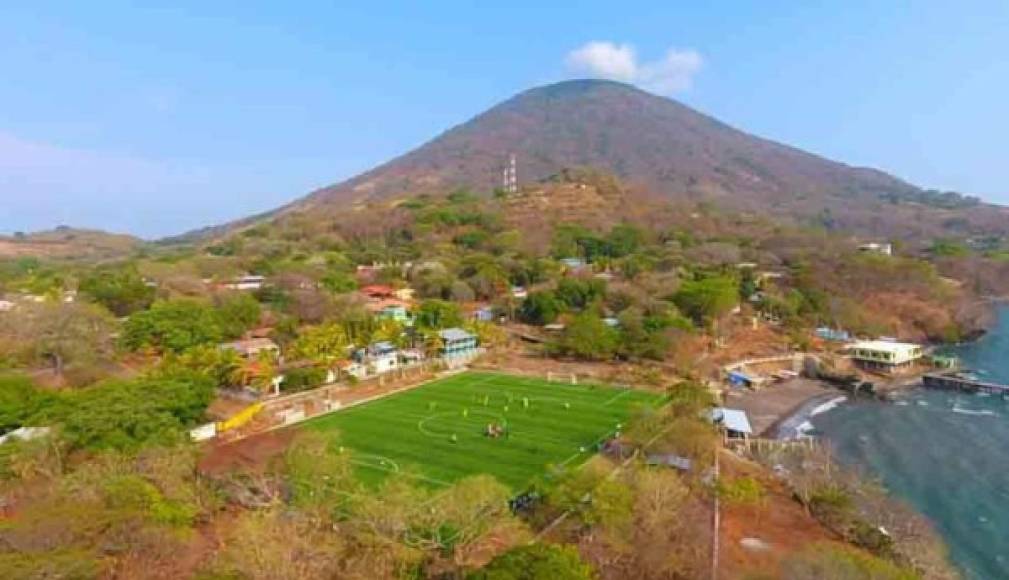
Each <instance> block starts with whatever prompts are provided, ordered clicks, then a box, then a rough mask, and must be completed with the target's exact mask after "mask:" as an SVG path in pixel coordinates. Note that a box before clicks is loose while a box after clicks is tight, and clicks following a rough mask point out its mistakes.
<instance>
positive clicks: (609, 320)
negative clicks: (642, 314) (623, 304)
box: [603, 316, 620, 328]
mask: <svg viewBox="0 0 1009 580" xmlns="http://www.w3.org/2000/svg"><path fill="white" fill-rule="evenodd" d="M603 324H605V325H606V326H609V327H610V328H617V327H618V326H620V320H619V319H618V318H616V317H614V316H607V317H606V318H603Z"/></svg>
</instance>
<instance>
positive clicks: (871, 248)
mask: <svg viewBox="0 0 1009 580" xmlns="http://www.w3.org/2000/svg"><path fill="white" fill-rule="evenodd" d="M858 251H859V252H864V253H868V254H880V255H882V256H892V255H893V244H887V243H877V242H871V243H868V244H862V245H860V246H859V247H858Z"/></svg>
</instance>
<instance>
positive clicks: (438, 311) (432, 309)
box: [415, 299, 463, 328]
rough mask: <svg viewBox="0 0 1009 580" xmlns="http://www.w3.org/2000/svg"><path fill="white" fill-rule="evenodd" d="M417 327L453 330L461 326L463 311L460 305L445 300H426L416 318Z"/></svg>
mask: <svg viewBox="0 0 1009 580" xmlns="http://www.w3.org/2000/svg"><path fill="white" fill-rule="evenodd" d="M415 322H416V324H417V326H419V327H421V328H451V327H455V326H461V325H462V322H463V317H462V311H461V310H460V309H459V305H458V304H453V303H452V302H446V301H444V300H436V299H431V300H425V301H423V302H421V304H420V307H419V308H418V309H417V314H416V317H415Z"/></svg>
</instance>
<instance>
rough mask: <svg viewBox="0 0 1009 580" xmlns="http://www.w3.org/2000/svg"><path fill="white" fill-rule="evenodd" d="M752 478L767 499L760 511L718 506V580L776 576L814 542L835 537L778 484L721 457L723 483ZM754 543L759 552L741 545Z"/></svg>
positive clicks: (727, 455) (740, 462)
mask: <svg viewBox="0 0 1009 580" xmlns="http://www.w3.org/2000/svg"><path fill="white" fill-rule="evenodd" d="M744 476H749V477H754V478H756V479H758V480H759V481H760V482H761V484H762V485H763V486H764V488H765V490H766V492H767V495H766V501H765V503H764V505H763V506H759V507H751V506H732V505H726V504H725V502H722V525H721V535H720V542H721V544H720V545H721V550H720V559H719V577H720V578H745V577H746V576H747V575H750V574H756V573H761V574H764V575H769V577H778V576H779V575H780V572H781V570H780V567H781V563H782V562H783V561H784V560H785V559H786V558H787V557H788V556H790V555H792V554H793V553H794V552H797V551H800V550H802V549H804V548H807V547H808V546H810V545H812V544H815V543H817V542H835V541H837V538H836V536H834V534H833V533H831V532H830V531H829V530H827V529H826V528H824V527H823V526H821V525H820V524H819V522H817V521H816V520H815V519H813V517H812V516H810V515H809V514H807V513H806V512H805V510H803V509H802V507H801V506H800V505H799V504H798V503H797V502H796V501H795V500H794V499H793V498H792V497H791V494H790V492H789V491H788V489H787V488H786V487H785V486H784V485H783V484H782V483H781V482H780V481H778V480H776V479H773V478H771V477H768V475H767V472H766V471H764V470H762V469H761V468H760V467H759V466H757V465H754V464H752V463H749V462H746V461H743V460H741V459H738V458H737V457H735V456H734V455H732V454H730V453H723V454H722V477H726V478H732V477H744ZM744 538H756V539H759V540H760V541H761V542H763V543H764V544H765V545H766V549H764V550H754V549H748V548H746V547H744V546H743V544H742V543H741V541H742V540H743V539H744Z"/></svg>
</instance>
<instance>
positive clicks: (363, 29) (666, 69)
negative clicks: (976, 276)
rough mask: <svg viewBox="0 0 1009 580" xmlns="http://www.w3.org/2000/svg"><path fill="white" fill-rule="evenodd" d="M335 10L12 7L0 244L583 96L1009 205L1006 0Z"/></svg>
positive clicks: (167, 205)
mask: <svg viewBox="0 0 1009 580" xmlns="http://www.w3.org/2000/svg"><path fill="white" fill-rule="evenodd" d="M14 4H20V6H18V5H14ZM337 4H338V3H335V2H332V3H325V2H315V3H312V2H307V1H306V2H297V3H256V2H234V3H232V2H199V3H197V2H192V3H189V2H182V1H179V2H174V3H171V4H164V5H161V6H157V5H156V3H154V2H144V3H136V2H102V1H97V0H96V1H95V2H86V3H85V2H76V3H70V2H67V3H47V2H41V1H39V2H31V3H29V2H24V3H5V5H4V6H2V7H0V71H2V73H0V201H2V203H0V232H12V231H15V230H35V229H41V228H48V227H53V226H56V225H59V224H72V225H76V226H88V227H100V228H105V229H110V230H114V231H123V232H130V233H134V234H138V235H141V236H144V237H149V238H151V237H158V236H162V235H169V234H173V233H180V232H182V231H184V230H188V229H191V228H195V227H200V226H203V225H210V224H215V223H219V222H222V221H225V220H229V219H233V218H237V217H241V216H244V215H247V214H249V213H252V212H256V211H262V210H266V209H270V208H273V207H275V206H277V205H280V204H283V203H285V202H287V201H290V200H292V199H294V198H296V197H299V196H301V195H303V194H305V193H307V192H308V191H310V190H311V189H313V188H315V187H319V186H323V185H327V184H330V183H333V182H336V181H340V180H342V179H344V178H347V177H350V176H352V175H354V174H355V173H357V172H360V171H362V170H365V169H368V168H370V167H371V166H373V165H376V164H378V163H381V162H383V161H386V160H388V159H389V158H391V157H393V156H395V155H398V154H400V153H403V152H405V151H407V150H409V149H411V148H413V147H415V146H417V145H419V144H421V143H423V142H424V141H426V140H428V139H430V138H432V137H434V136H436V135H437V134H438V133H440V132H441V131H443V130H445V129H447V128H448V127H450V126H452V125H454V124H457V123H460V122H463V121H465V120H467V119H468V118H469V117H471V116H472V115H474V114H477V113H479V112H481V111H482V110H484V109H486V108H487V107H489V106H491V105H493V104H495V103H496V102H498V101H500V100H503V99H505V98H508V97H509V96H511V95H512V94H514V93H516V92H519V91H521V90H523V89H526V88H529V87H531V86H534V85H539V84H544V83H549V82H554V81H558V80H563V79H565V78H571V77H575V76H579V77H580V76H586V75H589V76H591V75H595V76H609V77H616V78H621V79H623V80H628V81H630V82H634V83H636V84H639V85H642V86H645V87H646V88H649V89H652V90H655V91H660V92H663V93H665V94H667V95H669V96H672V97H674V98H677V99H679V100H682V101H684V102H685V103H687V104H689V105H691V106H693V107H695V108H698V109H700V110H702V111H704V112H706V113H709V114H711V115H714V116H716V117H718V118H720V119H722V120H724V121H726V122H728V123H730V124H733V125H735V126H737V127H739V128H742V129H744V130H747V131H750V132H753V133H756V134H758V135H761V136H764V137H768V138H771V139H775V140H779V141H783V142H786V143H789V144H792V145H796V146H799V147H802V148H805V149H808V150H810V151H812V152H815V153H819V154H821V155H824V156H827V157H831V158H835V159H838V160H841V161H845V162H848V163H853V164H859V165H870V166H875V167H879V168H882V169H884V170H887V171H889V172H892V173H894V174H896V175H898V176H900V177H903V178H905V179H908V180H910V181H912V182H914V183H917V184H919V185H923V186H928V187H939V188H944V189H954V190H958V191H962V192H965V193H972V194H976V195H980V196H981V197H983V198H985V199H988V200H992V201H996V202H1003V203H1009V147H1007V146H1006V140H1007V138H1009V98H1007V95H1009V33H1007V32H1006V31H1007V30H1009V3H1007V2H1005V1H1004V0H993V1H966V2H959V3H955V4H954V3H951V2H947V1H941V0H918V1H915V2H904V1H898V0H893V1H888V2H879V1H868V0H864V1H863V0H848V1H844V2H841V1H837V2H776V1H772V0H764V1H754V2H711V3H700V2H690V3H680V2H669V1H668V0H666V1H656V2H642V3H634V2H620V3H615V2H578V3H568V5H567V6H560V5H559V4H560V3H550V2H535V3H534V2H518V1H513V2H511V3H509V4H503V3H502V4H490V3H486V2H438V3H437V4H436V5H432V6H421V4H434V3H419V2H401V3H399V2H371V3H367V4H364V3H359V4H360V5H359V6H339V5H337ZM340 4H343V3H340ZM347 4H350V3H347ZM555 4H556V5H555ZM702 4H706V5H702ZM593 43H594V44H593Z"/></svg>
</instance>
